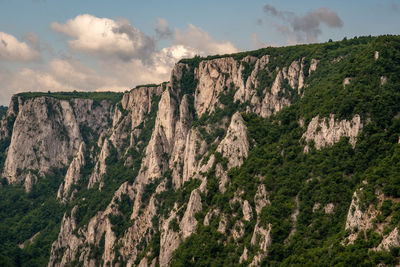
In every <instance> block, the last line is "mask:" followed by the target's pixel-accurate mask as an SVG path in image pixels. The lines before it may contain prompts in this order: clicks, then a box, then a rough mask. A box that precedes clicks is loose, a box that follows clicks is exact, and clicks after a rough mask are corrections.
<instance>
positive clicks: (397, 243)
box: [376, 227, 400, 251]
mask: <svg viewBox="0 0 400 267" xmlns="http://www.w3.org/2000/svg"><path fill="white" fill-rule="evenodd" d="M394 247H400V235H399V230H398V229H397V227H395V228H394V229H393V231H391V232H390V233H389V234H388V235H387V236H385V237H384V238H383V240H382V241H381V243H380V244H379V246H378V247H377V248H376V250H378V251H380V250H385V251H390V249H391V248H394Z"/></svg>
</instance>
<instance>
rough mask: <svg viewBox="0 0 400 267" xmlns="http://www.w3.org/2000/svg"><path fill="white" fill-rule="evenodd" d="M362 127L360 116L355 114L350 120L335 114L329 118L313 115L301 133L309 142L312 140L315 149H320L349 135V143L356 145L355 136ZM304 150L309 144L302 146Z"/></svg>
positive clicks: (306, 150) (307, 148) (306, 149)
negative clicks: (336, 117)
mask: <svg viewBox="0 0 400 267" xmlns="http://www.w3.org/2000/svg"><path fill="white" fill-rule="evenodd" d="M362 128H363V124H362V122H361V118H360V116H359V115H355V116H354V117H353V119H352V120H351V121H347V120H341V121H338V120H336V119H335V115H334V114H331V115H330V117H329V118H321V119H320V118H319V116H316V117H314V118H313V119H312V120H311V122H310V123H309V124H308V127H307V131H306V132H305V133H304V134H303V138H304V139H305V140H306V141H307V142H309V141H311V140H313V141H314V145H315V148H316V149H321V148H323V147H325V146H328V145H333V144H334V143H337V142H339V140H340V138H341V137H343V136H344V137H349V138H350V139H349V142H350V144H351V145H352V146H353V147H354V146H355V145H356V141H357V140H356V137H357V136H358V133H359V132H360V131H361V129H362ZM304 151H305V152H308V151H309V146H308V145H306V146H305V148H304Z"/></svg>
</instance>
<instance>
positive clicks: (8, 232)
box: [0, 36, 400, 266]
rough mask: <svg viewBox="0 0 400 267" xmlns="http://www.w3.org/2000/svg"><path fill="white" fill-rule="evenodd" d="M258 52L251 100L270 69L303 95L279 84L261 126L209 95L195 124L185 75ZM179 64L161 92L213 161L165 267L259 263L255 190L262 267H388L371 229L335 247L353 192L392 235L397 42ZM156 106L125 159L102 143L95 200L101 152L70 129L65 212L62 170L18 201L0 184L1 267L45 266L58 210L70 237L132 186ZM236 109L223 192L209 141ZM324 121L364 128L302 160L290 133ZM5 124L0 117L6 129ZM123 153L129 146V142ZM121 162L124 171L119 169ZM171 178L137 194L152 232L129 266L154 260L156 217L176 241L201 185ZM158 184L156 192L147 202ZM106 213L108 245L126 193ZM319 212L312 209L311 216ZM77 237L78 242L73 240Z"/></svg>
mask: <svg viewBox="0 0 400 267" xmlns="http://www.w3.org/2000/svg"><path fill="white" fill-rule="evenodd" d="M375 51H379V58H378V59H375V58H374V53H375ZM266 54H268V55H270V60H269V63H268V65H267V67H268V68H266V69H265V70H263V71H261V72H260V73H259V74H258V76H257V80H258V88H256V90H257V95H258V96H259V97H261V96H262V95H263V92H264V90H265V91H267V92H270V90H271V86H272V83H273V81H274V79H275V77H276V75H277V73H278V71H277V69H282V68H283V67H287V66H289V65H290V64H291V62H293V61H295V60H296V61H300V62H303V64H304V65H303V66H304V70H305V71H304V74H305V83H306V84H307V87H306V88H303V89H302V91H301V92H300V95H299V94H298V93H297V88H291V87H290V86H289V84H288V82H287V81H284V82H283V83H282V88H283V90H282V91H281V92H280V93H279V98H285V99H288V100H290V102H291V104H292V105H291V106H290V107H286V108H284V109H282V110H281V111H280V112H278V113H277V114H275V115H272V116H271V117H269V118H261V117H259V116H257V115H255V114H252V113H247V112H246V108H247V107H248V105H249V103H239V102H234V94H235V92H236V90H237V88H235V87H234V85H233V84H231V85H230V86H229V87H226V88H225V90H223V92H221V94H220V95H219V96H218V98H219V102H220V103H221V105H220V106H219V107H216V109H215V111H214V112H213V113H212V114H204V115H202V116H201V117H200V118H197V116H196V113H195V110H194V104H193V101H194V93H195V88H196V86H197V84H198V81H197V80H196V79H195V76H194V73H195V72H194V69H195V67H197V66H199V64H200V62H201V61H202V60H206V59H215V58H221V57H227V56H232V57H233V58H234V59H235V60H237V61H238V62H239V61H240V60H242V59H243V58H244V57H246V56H249V55H250V56H254V57H258V58H260V57H262V56H264V55H266ZM311 59H317V60H320V61H319V63H318V67H317V70H316V71H314V72H312V73H308V71H307V70H308V68H309V66H310V64H311ZM180 62H181V63H185V64H187V65H188V67H187V68H183V71H182V78H181V79H180V80H177V79H176V77H173V80H172V84H173V88H179V90H178V91H177V92H171V97H172V98H173V99H174V101H177V102H179V101H181V100H182V98H183V97H184V96H185V95H187V97H188V100H189V110H190V113H191V114H192V121H191V122H192V126H193V127H194V128H196V129H197V130H198V132H199V133H200V136H201V138H202V139H203V140H204V141H205V143H206V144H207V145H208V152H207V153H206V156H205V159H204V161H207V160H208V159H209V157H210V156H211V155H214V156H215V162H214V164H213V166H212V167H211V169H210V170H209V171H208V172H207V173H204V174H203V173H200V175H204V176H205V177H206V178H207V185H206V189H207V190H206V191H205V192H204V193H202V194H201V199H202V204H203V209H202V211H201V212H199V213H197V214H195V217H196V219H197V220H198V222H199V223H198V225H197V230H196V232H195V234H193V235H191V236H190V237H189V238H187V239H186V240H185V241H184V242H182V243H181V244H180V245H179V248H178V249H177V250H176V252H175V254H174V257H173V259H172V262H171V265H172V266H194V265H199V266H222V265H226V266H234V265H238V264H239V258H240V256H241V255H242V253H243V249H244V248H246V249H248V255H249V258H248V260H247V261H244V262H243V265H248V264H250V263H251V261H252V260H253V258H254V256H255V255H257V254H258V253H260V250H259V248H258V244H257V245H252V244H251V238H252V235H253V232H254V228H255V225H256V223H257V222H256V219H255V205H256V203H255V200H254V196H255V194H256V192H257V189H258V188H259V186H260V185H264V186H265V188H266V190H267V191H268V193H267V195H268V200H269V203H268V204H267V205H266V206H265V207H264V208H263V209H262V210H261V213H260V214H259V216H258V218H259V226H261V227H263V228H264V229H267V228H268V227H269V225H270V226H271V232H270V237H271V244H270V245H269V247H268V256H267V257H266V258H265V259H264V260H263V262H262V265H263V266H292V265H297V266H330V265H337V266H348V265H366V266H376V265H378V264H385V265H389V266H390V265H395V264H397V263H398V259H399V256H400V250H399V249H392V250H390V251H389V252H377V251H375V250H372V248H374V247H377V246H378V245H379V243H380V242H381V240H382V237H381V235H379V234H378V233H377V232H376V231H374V229H370V230H368V231H365V232H363V231H360V232H359V233H358V237H357V239H356V241H355V242H354V244H350V245H347V246H344V245H343V244H344V243H343V241H344V240H345V238H346V237H347V236H349V234H350V230H347V231H346V230H345V222H346V217H347V213H348V210H349V206H350V203H351V200H352V195H353V193H354V192H355V190H357V189H359V188H360V187H362V188H363V190H361V191H360V193H359V199H360V208H361V209H362V210H366V209H367V208H368V207H369V206H371V205H372V206H373V207H375V208H376V209H377V211H378V216H377V217H376V219H375V220H374V222H373V223H374V224H375V225H376V224H378V223H383V222H386V224H385V229H384V230H383V232H384V234H388V233H390V232H391V231H392V230H393V229H394V228H395V227H400V203H399V202H398V200H399V198H400V179H399V177H400V176H399V175H400V145H399V144H398V142H399V136H400V115H399V114H400V105H399V103H400V76H399V73H400V36H381V37H376V38H374V37H359V38H353V39H349V40H347V39H346V40H343V41H340V42H327V43H324V44H311V45H297V46H290V47H281V48H272V47H268V48H264V49H260V50H256V51H250V52H242V53H237V54H233V55H222V56H219V55H217V56H211V57H207V58H201V57H195V58H193V59H183V60H181V61H180ZM243 66H244V69H243V72H242V76H243V77H244V79H245V80H247V79H248V77H249V75H250V74H251V71H252V69H253V67H254V66H253V65H252V64H248V63H243ZM347 77H351V78H352V81H351V83H350V84H349V85H347V86H346V87H344V86H343V80H344V79H345V78H347ZM381 77H386V78H387V82H386V83H385V84H382V83H381V81H382V79H381ZM146 86H157V85H153V84H151V85H146ZM163 86H165V84H163ZM302 93H304V95H302ZM19 96H21V97H23V98H31V97H38V96H49V97H55V98H59V99H71V98H89V99H94V100H95V101H100V100H102V99H108V100H110V101H112V102H113V103H118V101H119V100H120V99H121V94H119V93H109V92H105V93H77V92H72V93H23V94H19ZM159 101H160V97H154V98H153V101H152V108H151V112H150V114H148V116H147V118H146V120H145V122H144V123H142V124H141V125H139V126H138V129H140V130H141V131H140V134H139V136H137V137H134V138H135V140H134V143H135V144H137V146H136V148H135V149H134V148H130V149H129V150H127V146H125V147H122V148H116V147H114V146H113V145H112V144H110V146H109V151H110V155H109V156H108V158H107V159H106V163H107V173H106V174H105V176H104V177H103V182H104V184H103V185H102V188H101V190H98V189H99V186H100V185H95V187H94V188H91V189H88V188H87V184H88V181H89V175H90V174H91V172H92V170H93V168H94V163H95V162H94V158H95V155H97V154H98V153H99V150H100V148H99V147H97V144H96V140H97V138H98V136H96V134H95V133H94V132H93V131H92V130H91V129H90V128H88V127H87V126H84V125H83V126H81V128H80V131H81V132H82V136H83V139H84V140H85V142H86V144H87V147H88V149H87V153H86V155H85V161H86V165H85V166H84V168H83V169H82V170H81V176H82V179H81V180H80V182H79V184H78V185H76V186H75V188H74V189H76V190H77V193H76V194H75V197H74V200H73V201H72V202H71V203H68V204H66V205H63V204H61V203H60V202H58V201H56V199H55V195H56V191H57V189H58V186H59V184H60V183H61V181H62V178H63V176H64V174H65V171H64V172H62V171H59V172H55V174H54V175H53V176H48V177H46V178H41V179H39V183H38V184H37V185H36V186H35V187H34V188H33V190H32V192H31V193H28V194H27V193H25V192H24V190H23V188H22V186H20V185H17V186H10V185H7V183H6V181H5V180H3V181H2V184H3V186H2V187H0V240H2V242H1V244H0V265H2V266H3V265H4V266H44V265H46V264H47V260H48V255H49V252H50V244H51V242H52V241H53V240H54V239H55V238H56V236H57V233H58V231H59V224H60V221H61V218H62V215H63V213H64V211H65V210H67V214H69V212H70V211H71V209H72V208H73V207H74V206H75V205H77V206H78V211H77V214H76V219H77V224H78V227H84V225H86V224H87V223H88V222H89V220H90V219H91V218H92V217H93V216H94V215H95V214H96V213H97V212H99V211H101V210H104V209H105V208H106V206H107V205H108V204H109V203H110V201H111V199H112V197H113V195H114V193H115V191H116V190H117V189H118V188H119V187H120V186H121V184H122V183H124V182H128V183H133V182H134V181H135V179H136V176H137V175H138V172H139V170H140V167H141V162H142V159H143V156H144V150H145V148H146V146H147V144H148V142H149V140H150V137H151V134H152V131H153V128H154V124H155V119H156V114H157V107H158V103H159ZM117 107H118V108H119V109H120V110H121V112H122V113H123V116H126V115H127V111H125V110H123V109H122V106H121V105H118V104H117ZM0 111H1V109H0ZM237 111H239V112H241V113H242V117H243V119H244V121H245V123H246V126H247V135H248V141H249V144H250V151H249V155H248V158H247V159H245V160H244V163H243V165H241V166H240V167H236V168H232V169H231V170H230V171H229V172H228V178H229V184H228V185H227V186H226V187H227V188H226V191H225V193H223V194H222V193H221V192H220V190H219V178H218V177H217V175H216V166H217V164H221V166H222V168H223V169H225V170H226V169H227V162H228V159H226V158H224V157H223V156H222V155H221V154H220V153H218V152H216V147H217V143H218V142H216V140H221V139H222V138H223V137H224V135H225V129H226V128H227V125H228V124H229V122H230V118H231V117H232V115H233V114H234V113H235V112H237ZM330 114H336V117H335V118H336V119H338V120H341V119H347V120H349V119H352V118H353V117H354V116H355V115H356V114H358V115H360V116H361V119H362V123H363V130H362V132H361V133H360V134H359V136H358V137H357V144H356V146H355V147H354V148H353V147H352V146H351V144H349V139H348V138H345V137H343V138H341V139H340V141H339V142H337V143H336V144H334V145H332V146H327V147H325V148H323V149H321V150H316V149H315V148H314V147H313V145H312V143H309V145H310V151H309V152H308V153H304V145H305V143H304V142H305V141H304V140H302V135H303V133H304V130H305V128H304V127H301V126H300V124H299V121H300V119H302V120H304V122H305V125H306V126H307V124H308V123H309V122H310V121H311V119H312V118H313V117H315V116H317V115H319V116H320V118H326V117H329V116H330ZM178 116H179V115H178ZM14 120H15V118H12V117H10V118H8V121H9V125H10V127H12V124H13V122H14ZM9 142H10V140H9V138H8V139H7V138H6V139H3V140H1V141H0V167H2V165H3V164H4V159H5V151H6V149H7V147H8V145H9ZM124 143H125V144H128V143H129V138H127V139H126V140H124ZM128 157H129V158H130V159H131V160H130V162H131V163H130V164H129V165H126V164H125V163H126V162H127V159H128ZM162 157H165V158H168V157H169V155H168V154H163V155H162ZM200 158H201V155H200V156H199V158H198V159H200ZM203 163H205V162H203ZM176 167H178V166H176ZM179 167H181V168H182V166H179ZM172 172H173V170H172V169H169V170H168V171H166V172H164V174H163V175H162V177H159V178H157V179H154V180H153V181H152V182H150V183H148V184H147V185H146V186H145V187H144V192H143V195H142V196H141V197H142V199H141V200H142V202H143V206H146V205H147V204H148V203H149V201H150V199H151V197H152V196H153V197H154V200H155V205H156V208H157V212H156V215H155V216H154V217H153V219H152V225H153V228H154V229H152V230H150V231H151V232H150V233H148V234H149V235H147V237H149V236H151V238H150V237H149V238H147V237H146V240H142V242H141V243H140V249H139V253H140V254H139V256H138V257H137V259H136V264H138V263H139V262H140V260H141V259H143V257H147V259H148V261H149V262H150V261H151V260H152V259H154V258H155V257H157V256H158V255H159V252H160V239H161V233H160V232H159V223H160V219H161V218H163V219H165V218H167V217H168V216H169V214H170V212H171V211H172V210H173V209H174V205H175V203H176V204H177V209H176V210H175V212H176V215H177V216H176V218H174V219H171V220H170V222H169V225H168V227H169V229H170V230H172V231H175V232H179V223H180V221H181V219H182V217H183V214H184V212H185V210H186V207H187V203H188V201H189V198H190V194H191V192H192V191H193V190H194V189H196V188H198V187H199V186H200V184H201V181H200V180H197V179H191V180H189V181H186V182H185V183H184V184H183V185H182V186H181V187H180V188H179V189H177V190H175V189H174V187H173V183H172ZM159 186H161V187H162V186H163V187H165V189H166V190H165V191H162V192H158V193H156V189H157V187H159ZM238 192H243V193H242V194H241V196H240V198H241V199H243V200H247V201H248V202H249V203H250V205H251V207H252V209H253V219H252V220H250V221H244V220H242V217H243V215H242V203H241V202H240V201H232V200H233V199H234V198H235V196H237V194H238ZM377 192H382V193H383V194H384V196H385V197H386V198H387V199H385V200H384V201H383V203H382V205H378V203H379V199H378V198H377V195H376V194H377ZM328 204H329V205H330V206H332V207H333V211H332V212H325V209H324V207H327V205H328ZM114 205H117V210H118V212H117V214H115V215H110V217H109V219H110V221H111V224H112V230H113V231H114V233H115V235H116V237H117V238H120V237H122V236H123V235H124V233H125V232H126V230H127V229H128V228H129V227H130V226H131V225H132V223H133V220H131V219H130V216H131V213H132V205H133V200H132V199H131V198H130V197H129V196H128V195H122V196H121V199H120V200H117V201H116V203H115V204H114ZM317 206H319V207H320V208H316V209H313V207H317ZM214 209H217V210H219V213H218V214H214V215H215V216H214V218H212V219H211V220H210V224H209V225H208V226H204V225H203V223H202V222H203V219H204V217H205V215H206V214H207V213H208V212H209V211H212V210H214ZM296 211H298V216H297V218H296V222H294V220H293V218H292V215H293V214H294V213H295V212H296ZM224 215H226V216H225V217H223V216H224ZM223 219H224V220H225V223H226V233H229V234H230V233H232V231H239V230H241V229H243V232H244V234H243V235H241V236H240V237H238V238H237V239H236V240H234V239H233V238H231V237H229V236H228V234H222V233H220V232H219V231H218V228H219V225H220V222H221V220H223ZM239 222H240V223H239ZM352 231H353V230H352ZM354 231H355V230H354ZM357 231H359V230H357ZM38 232H40V234H39V235H38V236H37V238H36V239H35V240H34V241H33V242H32V244H27V243H26V244H27V246H26V247H25V248H24V249H20V248H18V246H17V245H18V244H20V243H23V242H24V241H25V240H28V239H29V238H31V237H32V236H33V235H35V234H36V233H38ZM75 234H77V235H78V233H77V231H76V232H75ZM98 241H99V242H98V244H97V245H92V247H91V253H90V257H91V258H93V259H96V264H101V263H102V262H101V255H102V253H103V251H104V242H105V236H104V235H103V236H102V238H101V240H98ZM256 243H258V242H256ZM121 245H122V244H120V243H117V245H116V247H114V250H115V252H116V259H114V262H113V264H116V263H117V262H119V263H120V264H121V265H124V264H125V263H124V262H123V259H122V256H121V255H119V252H118V249H119V248H120V246H121ZM73 264H78V262H74V263H73Z"/></svg>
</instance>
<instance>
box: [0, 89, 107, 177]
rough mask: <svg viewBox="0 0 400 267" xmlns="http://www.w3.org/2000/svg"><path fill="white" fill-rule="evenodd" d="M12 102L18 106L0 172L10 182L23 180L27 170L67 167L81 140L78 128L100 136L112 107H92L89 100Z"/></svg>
mask: <svg viewBox="0 0 400 267" xmlns="http://www.w3.org/2000/svg"><path fill="white" fill-rule="evenodd" d="M14 102H15V100H14V101H12V103H14ZM16 102H18V103H19V104H18V105H19V107H18V109H17V110H18V112H17V114H16V119H15V123H14V126H13V130H12V135H11V143H10V146H9V148H8V152H7V158H6V161H5V166H4V170H3V176H4V177H6V178H7V179H8V181H9V182H11V183H14V182H20V181H23V180H24V179H25V176H26V173H27V172H28V171H29V170H30V169H32V170H37V171H38V173H39V175H44V174H46V173H49V172H51V170H52V169H53V168H65V167H67V166H68V165H69V163H70V158H72V157H74V156H75V155H76V154H77V152H78V151H79V146H80V144H81V142H82V140H83V137H82V133H81V132H80V127H82V126H83V125H85V126H86V127H89V128H90V129H92V130H93V131H94V132H95V133H101V132H102V131H104V129H107V127H108V118H109V116H110V113H111V108H112V106H111V103H110V102H108V101H102V102H101V103H100V104H98V105H94V103H93V100H89V99H71V100H69V101H67V100H59V99H55V98H52V97H39V98H31V99H26V100H23V99H22V97H18V98H17V101H16ZM13 105H15V104H13ZM14 111H15V108H14Z"/></svg>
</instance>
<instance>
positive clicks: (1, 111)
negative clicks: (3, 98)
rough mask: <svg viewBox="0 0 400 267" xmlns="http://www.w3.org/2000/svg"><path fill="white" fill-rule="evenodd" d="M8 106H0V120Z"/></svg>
mask: <svg viewBox="0 0 400 267" xmlns="http://www.w3.org/2000/svg"><path fill="white" fill-rule="evenodd" d="M7 110H8V108H7V107H5V106H0V120H1V119H3V117H4V115H6V113H7Z"/></svg>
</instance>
